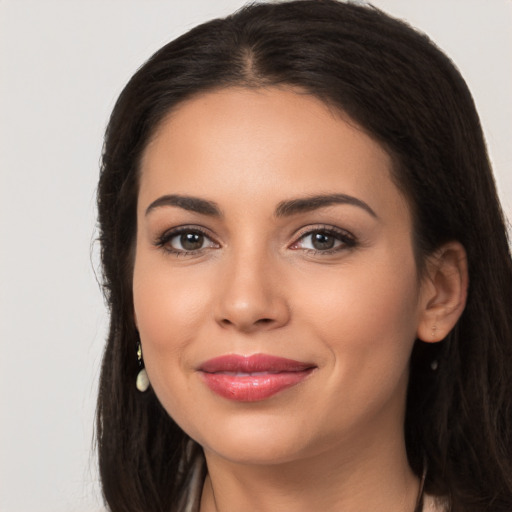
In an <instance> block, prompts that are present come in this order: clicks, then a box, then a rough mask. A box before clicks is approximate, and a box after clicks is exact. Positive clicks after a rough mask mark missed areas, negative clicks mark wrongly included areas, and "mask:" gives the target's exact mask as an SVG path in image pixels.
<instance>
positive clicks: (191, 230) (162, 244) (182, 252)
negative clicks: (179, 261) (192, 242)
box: [155, 226, 219, 256]
mask: <svg viewBox="0 0 512 512" xmlns="http://www.w3.org/2000/svg"><path fill="white" fill-rule="evenodd" d="M184 234H191V235H201V236H203V237H204V238H205V239H207V240H210V242H211V243H212V244H214V245H216V246H217V247H218V246H219V244H218V243H217V242H215V241H214V240H213V239H212V237H211V235H209V234H208V233H207V232H206V230H204V229H202V228H200V227H198V226H194V227H191V226H182V227H179V228H174V229H171V230H170V231H166V232H165V233H163V234H162V235H161V236H159V237H158V238H157V240H156V242H155V246H156V247H159V248H161V249H162V250H164V251H165V252H167V253H170V254H174V255H175V256H193V255H195V254H199V253H200V252H201V251H203V250H204V249H206V247H203V248H200V249H196V250H189V251H187V250H186V249H175V248H174V247H172V246H171V245H170V242H171V241H172V239H173V238H176V237H178V236H180V235H184Z"/></svg>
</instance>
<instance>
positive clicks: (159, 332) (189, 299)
mask: <svg viewBox="0 0 512 512" xmlns="http://www.w3.org/2000/svg"><path fill="white" fill-rule="evenodd" d="M200 283H201V279H198V280H194V282H191V281H190V274H188V275H187V274H186V273H185V272H182V273H180V271H179V270H178V271H177V270H176V269H173V270H172V271H170V270H169V267H168V265H166V264H165V260H164V261H163V262H158V261H154V259H153V258H148V257H146V256H145V255H144V254H143V255H141V256H140V257H138V259H136V262H135V267H134V276H133V300H134V312H135V317H136V322H137V327H138V330H139V333H140V337H141V343H142V349H143V356H144V363H145V366H146V369H147V371H148V374H149V377H150V381H151V384H152V386H153V388H154V389H155V391H157V392H158V389H160V388H161V387H163V386H165V385H168V384H169V383H170V380H173V379H179V378H180V375H182V374H183V371H182V370H183V368H182V364H183V352H184V350H185V349H186V348H187V346H188V345H189V344H190V343H191V342H192V341H193V338H194V335H195V333H197V332H198V330H199V328H200V322H201V319H202V318H205V316H204V315H205V312H206V311H208V309H209V308H208V304H209V302H210V299H209V297H208V287H206V286H199V285H200ZM177 370H178V371H177Z"/></svg>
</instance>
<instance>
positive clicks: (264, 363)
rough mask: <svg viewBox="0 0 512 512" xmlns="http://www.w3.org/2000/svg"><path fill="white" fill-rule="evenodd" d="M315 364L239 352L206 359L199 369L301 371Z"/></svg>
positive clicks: (245, 371)
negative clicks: (244, 354) (245, 354)
mask: <svg viewBox="0 0 512 512" xmlns="http://www.w3.org/2000/svg"><path fill="white" fill-rule="evenodd" d="M314 367H315V365H314V364H311V363H306V362H302V361H295V360H293V359H287V358H284V357H277V356H272V355H269V354H253V355H250V356H243V355H239V354H226V355H223V356H220V357H215V358H213V359H209V360H208V361H205V362H204V363H202V364H201V365H200V366H199V368H198V369H199V370H200V371H203V372H206V373H219V372H240V373H255V372H269V373H280V372H301V371H305V370H309V369H312V368H314Z"/></svg>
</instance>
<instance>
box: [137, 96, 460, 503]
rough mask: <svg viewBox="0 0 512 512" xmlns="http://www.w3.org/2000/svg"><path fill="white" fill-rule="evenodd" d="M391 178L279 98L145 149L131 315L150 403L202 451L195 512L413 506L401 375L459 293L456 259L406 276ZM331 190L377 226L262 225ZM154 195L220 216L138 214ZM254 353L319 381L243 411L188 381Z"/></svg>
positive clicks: (350, 131)
mask: <svg viewBox="0 0 512 512" xmlns="http://www.w3.org/2000/svg"><path fill="white" fill-rule="evenodd" d="M391 166H392V163H391V159H390V157H389V155H388V154H387V153H386V152H385V151H384V149H383V148H382V147H381V146H380V145H379V144H378V143H377V142H375V141H374V140H373V139H372V138H370V137H369V136H368V135H367V134H366V133H365V132H364V131H363V130H362V129H360V128H359V127H358V126H357V125H356V124H355V123H354V122H352V121H351V120H350V119H348V118H347V117H346V116H343V115H340V114H339V113H336V112H333V111H332V110H331V109H329V108H328V107H327V106H326V105H324V104H323V103H322V102H321V101H319V100H318V99H316V98H314V97H312V96H310V95H307V94H301V93H299V92H298V91H294V90H291V89H288V90H286V89H278V88H269V89H264V90H263V89H258V90H254V89H243V88H229V89H224V90H221V91H214V92H209V93H205V94H203V95H200V96H196V97H194V98H193V99H191V100H189V101H187V102H186V103H183V104H182V105H180V106H179V107H178V108H177V109H176V110H175V111H174V112H173V113H172V114H170V115H169V116H168V117H167V119H166V120H165V121H164V122H163V123H162V125H161V126H160V127H159V130H158V131H157V133H156V134H155V136H154V137H153V139H152V141H151V142H150V144H149V145H148V147H147V148H146V151H145V153H144V156H143V160H142V165H141V179H140V192H139V200H138V214H137V215H138V221H137V230H138V231H137V240H136V251H135V264H134V275H133V292H134V312H135V318H136V323H137V327H138V329H139V332H140V337H141V343H142V348H143V354H144V361H145V365H146V369H147V372H148V375H149V379H150V382H151V386H152V388H153V390H154V391H155V393H156V394H157V396H158V398H159V400H160V401H161V403H162V404H163V406H164V407H165V409H166V410H167V411H168V413H169V414H170V415H171V416H172V417H173V418H174V420H175V421H176V422H177V423H178V424H179V425H180V426H181V427H182V428H183V430H184V431H185V432H187V433H188V434H189V435H190V436H191V437H192V438H193V439H195V440H196V441H197V442H198V443H199V444H200V445H201V446H202V447H203V449H204V452H205V456H206V460H207V466H208V477H207V479H206V482H205V485H204V489H203V496H202V503H201V510H202V512H205V511H232V510H244V509H247V507H248V506H249V505H250V510H253V511H261V512H263V511H276V510H277V511H281V510H283V511H288V510H293V511H295V512H301V511H311V510H325V511H329V510H333V511H334V510H336V511H338V510H343V511H345V512H356V511H359V512H360V511H363V510H379V511H389V512H391V511H393V512H396V511H402V510H403V511H404V512H408V511H411V512H412V510H413V509H414V505H415V500H416V495H417V492H418V480H417V478H416V477H415V476H414V475H413V474H412V472H411V470H410V468H409V466H408V463H407V457H406V451H405V444H404V434H403V421H404V413H405V395H406V387H407V381H408V361H409V357H410V353H411V350H412V347H413V343H414V341H415V339H416V337H420V338H421V339H424V340H426V341H439V340H440V339H442V338H443V337H444V335H445V334H446V333H447V332H448V330H449V329H451V327H452V326H453V324H454V323H455V322H456V320H457V318H458V316H459V315H460V312H461V311H462V308H463V306H464V298H465V288H466V286H467V278H466V277H465V275H466V274H465V267H464V264H465V263H464V261H465V260H464V257H463V249H462V248H460V246H458V245H457V244H448V245H447V246H445V247H444V248H442V249H441V250H440V251H439V252H438V253H437V254H436V255H435V257H432V258H431V260H429V264H428V266H427V268H428V276H426V277H425V276H419V275H418V271H417V267H416V262H415V258H414V252H413V246H412V218H411V212H410V208H409V206H408V204H407V201H406V200H405V198H404V197H403V196H402V194H401V193H400V191H399V190H398V188H397V187H396V186H395V184H394V183H393V181H392V179H391V168H392V167H391ZM333 193H336V194H344V195H348V196H350V197H353V198H356V199H357V200H359V201H362V202H364V203H365V205H368V207H369V208H370V209H371V211H372V212H373V213H374V214H372V213H370V212H369V211H368V209H366V208H365V207H362V206H360V205H356V204H330V205H323V206H321V207H319V208H314V209H310V210H308V211H298V212H292V213H290V212H289V213H290V214H288V215H276V209H278V206H279V205H280V204H281V203H282V202H284V201H289V200H291V199H296V198H304V197H308V196H312V195H315V196H316V195H326V194H333ZM168 194H174V195H176V194H179V195H180V196H187V197H189V196H191V197H194V198H200V199H204V200H207V201H211V202H214V203H215V204H216V205H217V207H218V209H219V212H220V215H211V214H209V213H208V212H205V211H203V212H197V211H191V210H189V209H186V208H183V207H180V206H179V205H170V204H160V205H159V206H154V207H152V208H150V209H149V210H148V208H149V207H150V205H152V204H154V202H155V201H156V200H158V199H159V198H161V197H162V196H165V195H168ZM161 202H162V201H161ZM182 206H183V205H182ZM210 213H211V212H210ZM180 226H181V227H188V228H190V229H191V230H192V231H194V230H195V229H197V228H200V229H201V230H202V231H203V232H204V233H205V237H204V239H203V242H202V245H201V244H199V245H200V248H199V249H197V250H193V251H192V252H190V251H189V252H185V251H184V250H183V245H182V244H181V241H182V239H181V238H180V236H179V235H174V236H172V235H169V232H172V230H173V229H174V228H176V227H180ZM188 228H187V229H188ZM314 230H316V233H319V232H322V233H325V232H326V230H335V231H337V233H340V235H338V234H334V235H332V233H331V234H330V236H333V237H334V238H333V239H331V240H333V242H332V243H334V247H333V248H332V250H330V251H328V250H325V249H324V248H323V247H321V248H320V250H319V249H318V245H317V248H316V250H315V248H314V244H313V239H312V237H311V232H312V231H314ZM326 234H329V233H326ZM163 235H165V237H164V238H162V237H163ZM347 237H348V238H347ZM180 244H181V245H180ZM257 353H265V354H271V355H275V356H280V357H286V358H291V359H294V360H298V361H307V362H310V363H313V364H314V365H315V367H316V369H315V370H314V372H313V373H312V374H311V375H310V376H309V377H308V378H307V379H306V380H304V381H303V382H301V383H300V384H298V385H296V386H293V387H291V388H288V389H286V390H284V391H281V392H280V393H278V394H277V395H274V396H272V397H271V398H269V399H266V400H263V401H259V402H250V403H242V402H234V401H231V400H227V399H225V398H222V397H220V396H218V395H216V394H215V393H213V392H212V391H211V390H210V389H209V388H208V387H207V386H206V385H205V384H204V382H203V380H202V379H201V376H200V373H199V372H198V371H197V368H198V366H199V365H200V364H201V363H202V362H204V361H206V360H208V359H211V358H213V357H217V356H221V355H224V354H242V355H251V354H257Z"/></svg>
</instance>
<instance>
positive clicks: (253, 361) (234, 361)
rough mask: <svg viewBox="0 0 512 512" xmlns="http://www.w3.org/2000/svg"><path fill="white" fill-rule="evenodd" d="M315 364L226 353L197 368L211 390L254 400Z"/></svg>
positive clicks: (291, 382) (283, 386)
mask: <svg viewBox="0 0 512 512" xmlns="http://www.w3.org/2000/svg"><path fill="white" fill-rule="evenodd" d="M315 369H316V366H315V365H313V364H311V363H305V362H301V361H294V360H292V359H286V358H282V357H276V356H271V355H268V354H254V355H251V356H242V355H237V354H228V355H225V356H220V357H216V358H214V359H210V360H208V361H206V362H204V363H202V364H201V366H200V367H199V368H198V371H199V372H200V374H201V377H202V379H203V381H204V382H205V384H206V385H207V386H208V387H209V388H210V390H212V391H213V392H214V393H216V394H218V395H220V396H221V397H223V398H227V399H228V400H234V401H238V402H257V401H261V400H265V399H267V398H270V397H271V396H274V395H275V394H277V393H279V392H281V391H284V390H285V389H288V388H290V387H292V386H295V385H297V384H299V383H300V382H302V381H303V380H304V379H306V378H307V377H308V376H309V375H310V374H311V373H312V372H313V371H314V370H315Z"/></svg>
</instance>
